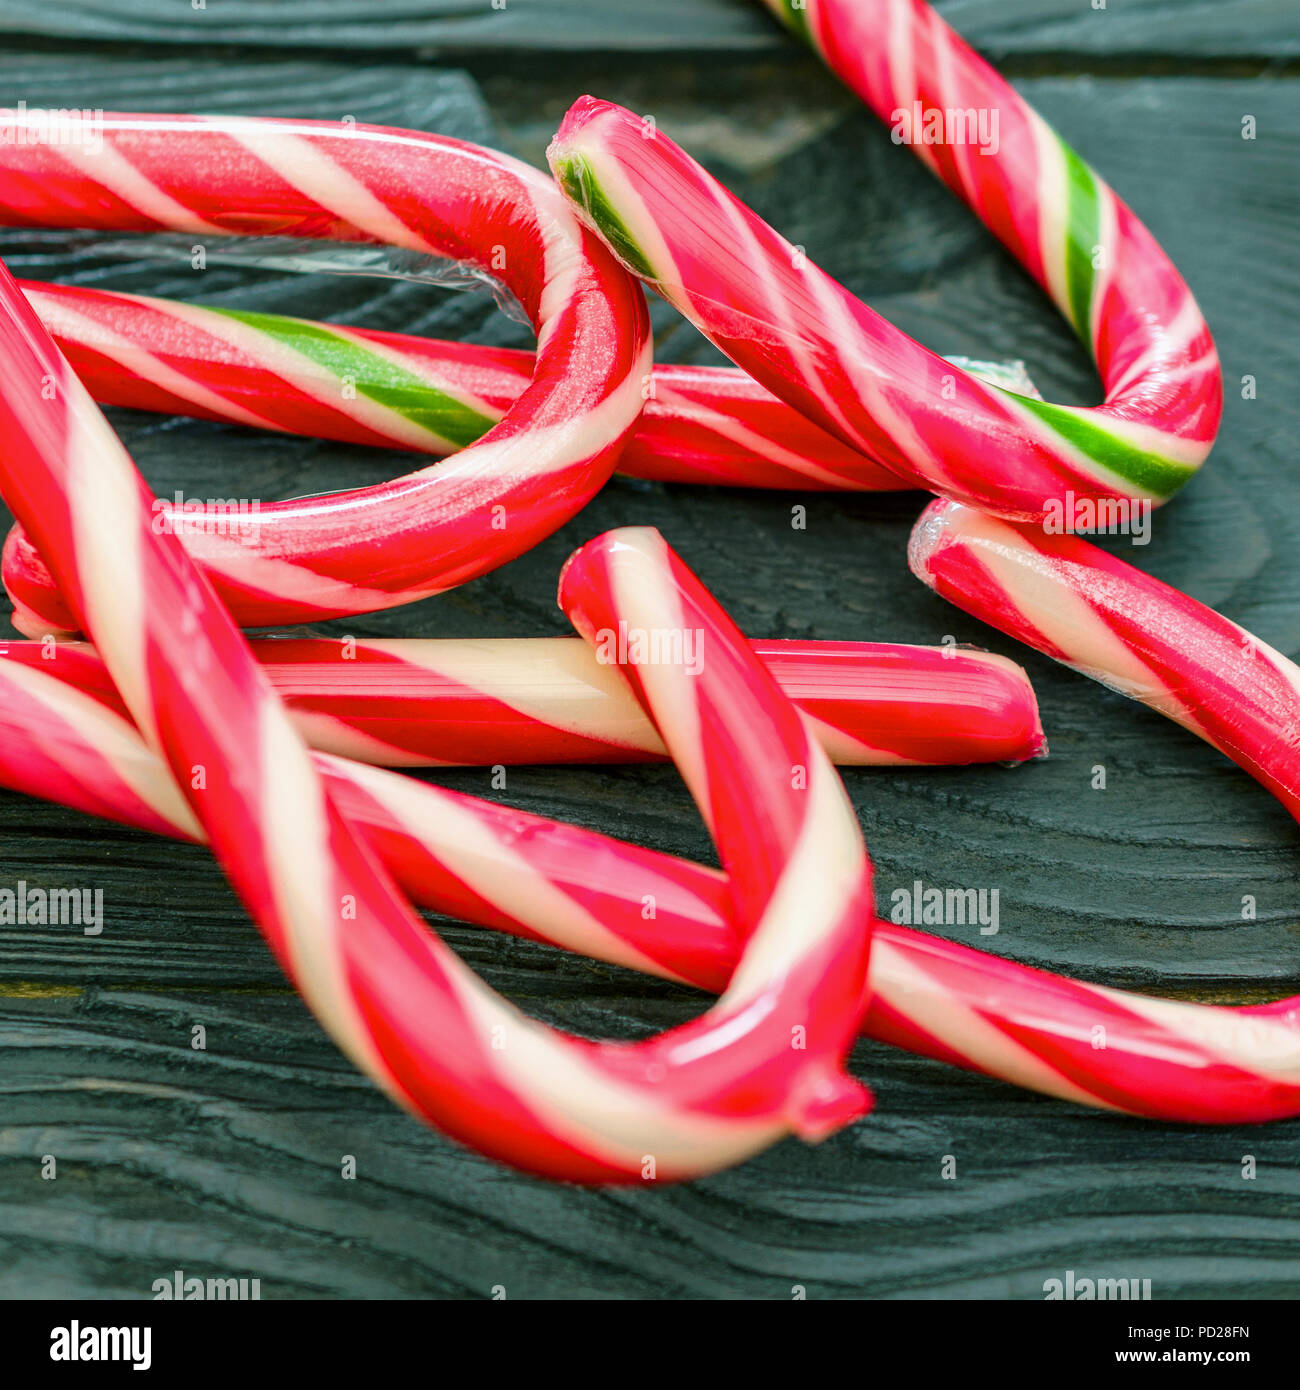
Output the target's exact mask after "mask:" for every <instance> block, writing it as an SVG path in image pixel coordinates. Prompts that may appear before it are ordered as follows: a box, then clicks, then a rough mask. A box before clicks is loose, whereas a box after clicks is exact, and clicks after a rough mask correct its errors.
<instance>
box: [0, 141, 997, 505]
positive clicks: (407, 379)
mask: <svg viewBox="0 0 1300 1390" xmlns="http://www.w3.org/2000/svg"><path fill="white" fill-rule="evenodd" d="M0 163H2V161H0ZM19 284H20V285H22V288H23V292H24V293H25V294H26V295H27V297H28V299H30V300H31V301H32V304H33V305H34V306H35V308H36V311H37V313H39V314H40V316H41V319H42V321H43V322H44V324H45V326H46V327H47V328H48V329H49V330H50V332H51V334H52V335H53V337H54V340H55V342H56V343H58V345H59V347H60V348H62V350H63V352H64V354H65V355H66V356H67V358H68V360H69V361H70V362H71V363H72V365H73V367H74V368H75V369H76V372H77V375H78V376H79V377H80V378H81V379H82V381H83V382H85V384H86V386H87V387H88V388H89V389H90V393H91V395H93V396H94V397H95V399H96V400H97V401H100V402H101V403H102V404H104V405H118V406H128V407H133V408H135V409H138V410H152V411H156V412H161V413H165V414H171V415H192V416H198V417H201V418H204V419H212V420H224V421H227V422H229V423H231V424H236V425H253V426H256V427H257V428H259V429H272V430H283V431H287V432H290V433H293V434H303V435H314V436H316V437H317V438H321V439H340V440H343V441H345V442H347V443H351V444H370V445H383V446H386V447H389V448H399V449H417V450H419V451H421V452H424V453H430V454H437V455H443V454H447V453H449V452H451V450H452V449H454V448H456V447H459V446H463V445H465V444H468V443H470V442H472V441H473V440H474V439H477V438H478V437H479V436H480V435H482V434H485V433H486V432H487V431H488V430H489V429H491V428H492V427H493V426H494V425H495V424H496V423H497V422H498V421H499V420H501V419H502V418H503V417H504V416H505V414H506V413H507V411H508V410H509V409H510V408H511V406H512V405H513V404H514V402H515V401H516V400H517V399H518V398H519V396H520V395H521V394H522V393H523V392H524V391H525V390H526V389H527V387H528V384H529V382H530V381H531V380H532V378H533V372H534V365H533V364H534V357H533V354H532V353H530V352H520V351H517V350H515V349H512V348H494V347H485V346H483V345H482V344H479V343H452V342H444V341H441V340H439V339H431V338H416V337H411V336H410V335H408V334H403V333H381V332H375V331H373V330H370V329H365V328H346V327H342V326H340V325H337V324H322V323H312V322H310V321H307V320H303V319H296V318H288V317H285V316H283V315H279V314H256V313H247V312H244V311H241V310H227V309H217V308H209V307H203V306H200V305H195V304H177V303H173V302H172V301H170V300H166V299H152V298H145V297H142V296H139V295H127V294H110V293H106V292H105V291H102V290H89V289H83V288H80V287H76V286H70V285H47V284H42V283H39V282H35V281H19ZM232 325H238V340H237V341H232V338H233V332H232ZM323 348H325V349H327V350H323ZM992 369H993V370H998V369H999V368H996V367H993V368H992ZM1000 370H1002V371H1003V372H1004V373H1005V372H1006V371H1008V370H1010V369H1009V368H1008V367H1005V366H1004V367H1001V368H1000ZM398 381H401V382H403V383H404V389H403V391H402V393H401V394H398V393H397V392H395V391H394V390H393V389H392V388H393V386H394V384H395V383H396V382H398ZM345 383H351V384H352V388H353V389H354V390H356V391H358V392H359V393H360V394H361V395H362V396H365V397H370V398H374V397H375V396H378V395H385V394H386V395H387V398H388V400H389V402H390V404H391V406H392V408H391V409H390V410H389V411H387V412H384V411H379V410H370V411H368V412H366V413H365V414H364V415H362V414H361V413H359V412H358V411H356V410H355V409H349V408H348V407H347V406H346V404H345V402H344V384H345ZM645 394H646V398H647V399H646V404H645V410H644V413H643V414H642V416H641V419H640V421H639V422H638V425H637V430H636V433H635V434H634V435H633V436H632V438H631V440H629V442H628V444H627V447H626V448H625V449H624V451H623V453H622V455H621V456H620V458H619V462H618V467H619V471H620V472H622V473H628V474H632V475H633V476H635V477H638V478H652V479H656V480H658V481H662V482H681V483H721V484H725V485H727V486H730V487H737V486H739V487H772V488H800V489H802V490H805V491H824V490H826V489H830V488H849V489H854V490H857V491H896V490H898V489H899V488H902V487H906V486H907V484H906V483H905V482H904V481H903V480H902V479H901V478H899V476H898V475H897V474H896V473H894V472H892V471H890V470H889V469H887V468H884V467H877V468H876V469H874V470H872V469H871V468H870V467H869V466H867V465H865V464H864V462H863V460H862V458H861V456H860V455H858V454H857V453H856V452H855V451H854V450H852V449H850V448H848V447H847V445H845V444H842V443H841V442H840V441H839V440H838V439H836V438H834V437H833V436H832V435H829V434H827V433H826V431H825V430H822V429H819V428H818V427H817V426H816V425H814V424H813V423H812V422H811V421H810V420H805V419H804V417H803V416H802V415H800V414H798V412H796V411H793V410H791V409H790V407H789V406H788V405H786V404H784V402H782V401H779V400H777V399H776V398H775V397H774V396H773V395H771V394H770V393H769V392H768V391H766V390H764V389H763V387H761V386H760V385H759V384H758V383H757V382H756V381H755V380H754V379H753V378H752V377H750V376H748V375H747V374H746V373H745V372H741V371H737V370H736V369H735V368H734V367H691V366H665V365H663V364H662V363H661V364H658V365H656V366H655V367H654V368H653V371H652V373H651V377H650V382H649V384H648V386H647V387H646V391H645ZM318 505H319V506H320V507H322V508H329V507H330V506H332V505H333V499H332V498H330V497H325V498H322V499H320V502H319V504H318Z"/></svg>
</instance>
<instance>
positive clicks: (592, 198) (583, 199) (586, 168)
mask: <svg viewBox="0 0 1300 1390" xmlns="http://www.w3.org/2000/svg"><path fill="white" fill-rule="evenodd" d="M558 173H559V176H560V183H561V184H562V185H563V187H564V191H565V192H566V193H567V194H568V195H569V197H570V198H572V199H573V201H574V202H575V203H577V204H578V205H579V206H580V207H583V208H586V210H587V213H588V215H589V216H590V218H591V220H592V221H593V222H594V223H595V224H596V227H597V229H598V230H599V232H600V234H601V236H603V237H604V238H605V240H606V241H607V242H609V244H610V246H612V247H613V248H614V251H615V253H616V254H617V255H618V257H619V259H620V260H621V261H622V262H623V263H624V264H625V265H628V266H630V267H631V268H632V269H633V270H634V271H636V273H637V274H638V275H640V276H643V277H644V278H645V279H647V280H658V278H659V277H658V276H657V275H656V274H655V272H654V267H653V266H652V265H651V264H650V262H649V261H648V260H647V259H646V256H645V252H644V251H642V250H641V248H640V247H639V246H638V245H637V244H636V242H635V240H633V237H632V233H631V232H629V231H628V229H627V225H626V223H624V221H623V219H622V218H621V217H620V216H619V215H618V213H616V212H615V211H614V205H613V204H612V203H611V202H610V201H609V198H608V196H607V195H606V193H605V190H604V189H603V188H601V186H600V183H599V181H598V180H597V178H596V176H595V174H594V173H593V172H592V169H591V165H590V164H589V163H588V162H587V160H586V158H585V157H584V156H583V155H580V154H571V155H566V156H565V157H564V158H562V159H561V160H560V161H559V166H558Z"/></svg>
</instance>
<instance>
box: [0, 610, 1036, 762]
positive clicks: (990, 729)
mask: <svg viewBox="0 0 1300 1390" xmlns="http://www.w3.org/2000/svg"><path fill="white" fill-rule="evenodd" d="M251 646H252V649H253V654H254V655H255V656H256V657H257V658H258V660H259V661H260V662H261V663H262V668H263V670H264V671H265V672H266V675H267V677H268V678H269V679H270V682H271V685H272V687H273V688H274V689H275V692H276V694H277V695H279V696H280V698H281V700H283V701H284V703H285V706H286V708H287V709H288V710H289V713H290V716H291V717H292V719H293V721H294V723H295V724H296V725H297V726H298V732H299V733H300V734H301V735H302V736H303V738H305V739H306V740H307V742H308V744H310V745H311V747H313V748H317V749H320V750H322V751H324V752H327V753H337V754H340V755H342V756H343V757H348V758H355V759H357V760H358V761H360V762H367V763H374V764H377V765H378V766H381V767H430V766H439V765H440V766H467V765H468V766H495V765H497V764H503V765H508V764H512V763H565V762H584V763H595V762H642V761H647V760H659V759H662V758H666V757H667V756H668V750H667V749H666V748H665V747H664V743H663V740H662V739H661V738H660V737H659V735H658V734H657V733H656V732H655V728H654V725H653V724H652V723H651V722H650V721H649V720H648V719H647V718H646V716H645V712H644V711H643V710H642V709H641V706H640V705H639V704H638V703H637V701H636V699H635V697H634V696H633V695H632V693H631V691H630V690H629V689H628V687H627V683H626V682H625V681H624V680H623V679H622V677H621V676H620V675H619V674H618V671H617V658H618V655H619V635H618V634H617V633H615V634H614V635H613V639H612V640H611V642H610V643H609V644H608V650H607V651H594V650H593V649H592V648H591V647H589V646H588V645H587V644H586V643H585V642H583V641H581V640H580V639H578V638H573V637H540V638H513V637H512V638H501V639H477V640H473V639H467V640H457V639H442V640H434V641H423V640H419V639H415V638H398V639H395V640H392V641H386V640H376V641H357V640H355V639H352V638H348V639H347V640H344V641H338V640H334V639H328V638H302V639H299V638H295V639H288V640H286V639H280V638H276V639H270V640H263V641H255V642H253V643H252V644H251ZM623 646H624V648H627V647H628V646H629V643H628V642H627V641H626V640H624V643H623ZM750 646H751V648H752V649H753V651H754V653H755V655H756V656H757V657H758V658H759V660H760V661H762V663H763V665H764V666H765V667H766V668H767V669H768V671H769V672H770V673H771V674H772V676H773V677H774V678H775V680H776V682H777V684H778V685H779V686H780V687H781V689H782V690H783V691H785V693H786V694H787V695H788V696H789V697H790V698H791V699H792V700H793V701H794V702H795V703H796V704H797V705H798V706H799V708H800V709H801V710H802V711H803V712H804V714H805V715H806V716H807V718H808V720H809V721H810V723H811V726H812V728H813V730H814V732H815V733H816V736H817V739H818V742H820V743H821V745H822V747H823V748H824V749H825V750H826V752H827V753H828V754H829V755H830V757H831V760H832V761H833V762H837V763H840V764H842V765H845V766H889V767H893V766H905V765H909V764H921V765H942V766H950V765H954V764H960V763H975V762H980V763H986V762H1023V761H1025V760H1026V759H1029V758H1038V757H1042V756H1043V755H1044V754H1045V753H1046V749H1047V745H1046V741H1045V740H1044V738H1043V730H1042V725H1041V724H1040V722H1039V719H1038V703H1037V700H1036V699H1035V697H1034V691H1033V687H1032V686H1031V685H1030V684H1029V680H1028V677H1027V676H1026V675H1025V673H1024V671H1023V670H1022V669H1021V668H1020V667H1019V666H1017V665H1016V664H1015V663H1014V662H1012V661H1008V660H1007V659H1006V657H1002V656H997V655H995V654H994V653H992V652H982V651H975V650H971V649H957V648H954V647H907V646H895V645H891V644H887V643H872V642H797V641H780V642H751V643H750ZM692 655H695V654H694V653H692ZM0 657H3V658H4V660H5V661H8V662H11V663H14V662H16V663H18V664H20V665H22V666H29V667H30V666H34V667H36V668H38V669H47V670H53V671H55V672H56V673H57V674H58V676H59V677H60V679H61V680H62V681H64V682H65V683H66V684H69V685H73V686H75V687H76V688H77V689H79V690H82V691H85V692H86V693H87V694H90V695H93V696H94V698H95V699H97V700H99V701H100V702H101V703H103V704H104V705H106V706H107V707H108V708H110V709H113V710H116V711H117V712H118V713H121V714H124V713H125V712H126V711H125V706H124V705H123V704H122V701H121V697H120V696H119V695H118V693H117V689H116V687H115V686H114V685H113V682H112V679H111V677H110V676H109V674H108V672H107V671H106V670H105V669H104V666H103V663H102V662H101V661H100V660H99V658H98V656H97V655H96V654H95V651H94V648H92V647H89V646H86V645H85V644H83V643H76V642H60V643H44V642H9V643H7V644H5V645H4V646H3V647H0Z"/></svg>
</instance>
